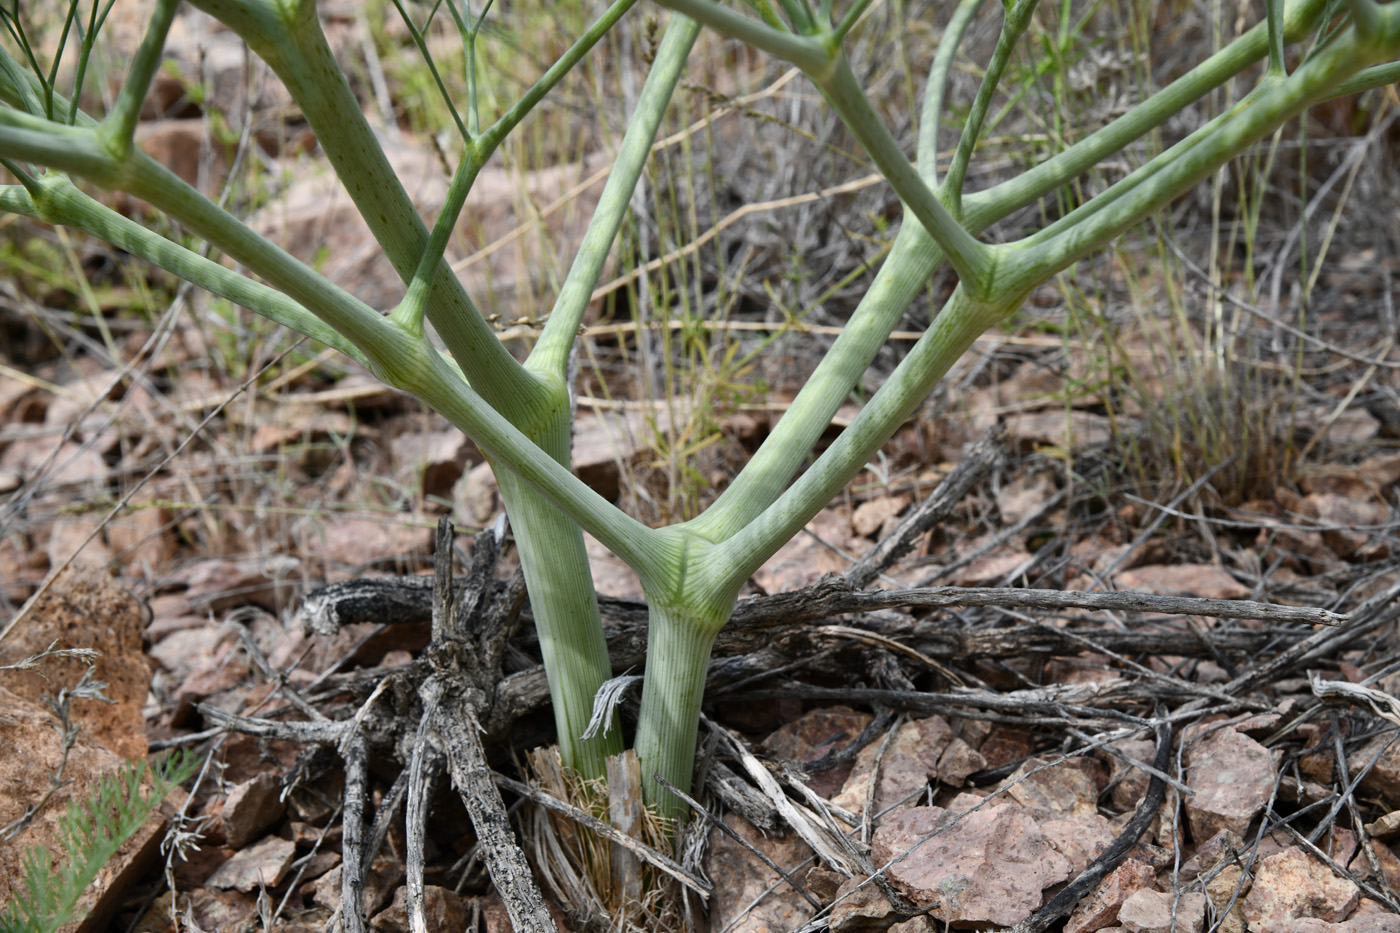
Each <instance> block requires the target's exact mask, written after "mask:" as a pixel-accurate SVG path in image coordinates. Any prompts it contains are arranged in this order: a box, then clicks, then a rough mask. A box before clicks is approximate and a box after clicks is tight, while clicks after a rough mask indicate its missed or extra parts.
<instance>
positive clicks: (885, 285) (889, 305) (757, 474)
mask: <svg viewBox="0 0 1400 933" xmlns="http://www.w3.org/2000/svg"><path fill="white" fill-rule="evenodd" d="M979 2H981V0H964V4H963V5H962V6H961V7H960V8H959V12H958V13H955V18H956V17H957V15H959V13H964V12H965V13H966V14H967V15H969V16H970V11H972V10H974V9H975V5H976V4H977V3H979ZM1322 5H1323V4H1322V0H1311V2H1310V3H1308V4H1294V5H1292V6H1291V7H1290V8H1289V14H1290V15H1289V16H1288V18H1287V19H1286V21H1285V22H1286V24H1287V26H1288V27H1289V30H1290V35H1291V37H1292V39H1293V40H1294V41H1296V39H1297V37H1298V36H1299V35H1301V34H1302V32H1303V31H1304V28H1305V26H1306V25H1307V24H1308V23H1310V22H1312V21H1313V20H1314V19H1315V18H1316V17H1317V15H1318V14H1319V13H1320V12H1321V10H1322ZM951 28H952V27H951V26H950V29H951ZM945 41H947V40H946V37H945ZM1266 41H1267V40H1266V35H1265V31H1264V28H1263V26H1262V25H1261V26H1259V27H1256V28H1254V29H1252V30H1251V31H1250V32H1249V33H1247V34H1246V35H1245V36H1242V37H1241V38H1240V39H1238V40H1236V41H1235V42H1234V43H1232V44H1231V45H1230V46H1228V47H1227V48H1225V49H1223V50H1222V51H1221V52H1219V53H1217V54H1216V55H1213V56H1211V57H1210V58H1209V59H1207V60H1206V61H1204V62H1202V63H1201V64H1200V65H1198V66H1197V67H1195V68H1193V69H1191V70H1190V71H1188V72H1187V73H1186V74H1185V75H1183V76H1181V77H1180V78H1178V79H1177V80H1176V81H1174V82H1172V84H1170V85H1169V86H1168V87H1166V88H1164V89H1163V90H1161V91H1159V92H1158V93H1157V94H1155V95H1153V96H1152V97H1150V98H1149V99H1148V100H1146V101H1144V102H1143V103H1142V104H1140V105H1139V106H1138V107H1137V108H1135V109H1134V110H1132V111H1131V112H1130V113H1128V114H1125V115H1124V116H1122V117H1119V118H1118V119H1117V120H1115V121H1113V122H1112V123H1110V124H1109V125H1108V126H1105V127H1103V128H1102V129H1100V130H1098V131H1096V132H1094V133H1092V134H1091V135H1089V136H1087V137H1085V138H1084V139H1083V140H1081V141H1080V142H1079V143H1077V144H1076V145H1075V146H1073V147H1071V148H1070V149H1067V150H1065V151H1064V152H1062V153H1059V154H1058V155H1056V156H1054V157H1053V158H1051V159H1049V160H1047V161H1046V162H1044V163H1042V164H1040V165H1038V166H1036V167H1035V168H1032V169H1031V170H1029V171H1028V172H1027V173H1026V174H1024V175H1021V176H1019V177H1018V178H1016V179H1012V180H1010V181H1007V182H1003V183H1002V184H1000V185H998V186H996V187H994V188H991V189H988V190H986V191H981V192H977V193H975V194H972V195H970V196H969V197H968V198H967V200H966V202H965V208H966V217H965V218H964V222H965V223H966V224H967V226H968V229H969V230H971V231H973V232H980V231H981V230H984V229H986V228H987V227H989V226H990V225H991V224H993V223H995V222H996V221H998V220H1000V219H1002V218H1003V217H1005V216H1007V215H1008V214H1010V213H1011V212H1013V211H1015V210H1019V209H1020V208H1022V207H1024V206H1026V205H1027V204H1031V203H1033V202H1034V201H1035V200H1036V199H1037V198H1039V197H1041V196H1043V195H1045V194H1047V193H1048V192H1050V191H1052V190H1054V188H1056V187H1058V186H1059V185H1061V184H1064V183H1065V182H1066V181H1068V180H1070V179H1072V178H1074V177H1075V176H1076V175H1078V174H1080V173H1081V172H1082V171H1084V170H1086V169H1087V168H1089V167H1090V166H1092V165H1095V164H1097V162H1098V161H1099V160H1100V159H1102V158H1104V157H1105V156H1106V155H1108V154H1109V153H1112V152H1117V151H1119V150H1120V149H1121V148H1122V147H1124V146H1126V145H1127V144H1128V143H1130V142H1132V141H1133V140H1135V139H1137V138H1139V137H1140V136H1142V135H1143V134H1145V133H1147V132H1149V131H1150V130H1151V129H1152V128H1154V127H1156V126H1159V125H1161V124H1162V123H1163V122H1165V121H1166V120H1168V119H1170V118H1171V116H1172V115H1174V114H1176V113H1178V112H1179V111H1180V110H1181V109H1182V108H1183V107H1185V106H1187V105H1188V104H1189V103H1191V102H1193V101H1195V100H1198V99H1199V98H1200V97H1201V96H1202V95H1203V94H1205V93H1207V92H1209V91H1210V90H1212V89H1214V88H1216V87H1219V86H1220V85H1221V84H1223V83H1225V82H1226V81H1227V80H1229V79H1230V78H1231V77H1233V76H1235V75H1237V74H1238V73H1239V72H1240V71H1242V70H1243V69H1245V68H1246V67H1248V66H1249V65H1250V64H1252V63H1253V62H1255V61H1258V60H1259V58H1260V56H1262V55H1263V54H1264V52H1265V50H1266ZM940 67H946V66H941V65H940V62H939V59H938V58H935V61H934V66H933V69H932V72H931V75H930V81H929V86H930V87H934V88H938V87H941V83H938V82H936V81H935V78H936V77H937V75H938V74H939V69H940ZM1386 76H1387V75H1386V74H1381V73H1377V75H1376V78H1377V80H1378V81H1381V80H1382V79H1384V78H1385V77H1386ZM931 106H932V105H931V104H930V103H929V102H928V101H925V121H926V122H927V121H928V120H929V116H928V112H929V110H930V107H931ZM920 137H921V138H920V144H919V150H920V151H919V160H920V170H921V173H922V174H923V175H924V176H925V177H926V178H928V177H930V173H931V171H932V168H933V166H934V163H935V159H936V144H935V141H934V139H933V138H932V137H931V136H930V135H926V134H924V133H922V132H921V133H920ZM942 261H943V254H942V252H941V251H940V250H939V249H938V247H937V244H935V243H934V242H933V240H932V238H931V237H930V236H929V234H928V232H927V231H926V230H925V229H924V228H923V227H922V226H921V225H919V224H918V223H915V222H913V220H912V219H906V221H905V223H904V224H903V226H901V228H900V232H899V235H898V237H897V238H896V240H895V244H894V246H893V248H892V249H891V250H890V255H889V257H888V258H887V259H886V261H885V263H884V264H883V265H882V266H881V267H880V270H879V271H878V272H877V273H876V276H875V281H874V282H873V283H872V284H871V287H870V288H869V289H868V290H867V292H866V294H865V295H864V296H862V298H861V301H860V304H859V305H858V306H857V308H856V310H855V312H853V313H852V315H851V318H850V320H849V321H848V323H847V325H846V327H845V328H843V329H842V332H841V334H840V335H839V336H838V337H837V339H836V341H835V342H834V343H833V344H832V346H831V348H830V350H829V351H828V352H827V354H826V355H825V356H823V358H822V359H821V361H820V362H819V363H818V364H817V367H816V369H815V370H814V371H813V373H812V375H811V377H810V378H809V379H808V380H807V381H806V382H805V383H804V384H803V387H802V390H801V391H800V392H799V393H798V395H797V398H796V399H794V400H793V403H792V406H791V407H790V408H789V410H788V411H787V412H786V413H785V414H784V416H783V418H782V419H781V420H780V421H779V422H778V424H777V425H776V426H775V427H774V429H773V432H772V433H771V434H770V435H769V436H768V438H766V439H765V441H764V443H763V444H762V445H761V446H760V447H759V449H758V450H757V451H756V452H755V453H754V455H753V457H752V458H750V461H749V462H748V463H747V464H745V466H744V468H743V469H742V470H741V471H740V472H739V475H738V476H736V477H735V478H734V480H733V481H732V482H731V483H730V484H729V486H728V487H727V488H726V489H725V490H724V492H723V493H721V495H720V496H719V498H718V499H717V500H716V501H715V502H714V503H713V504H712V505H711V506H710V508H708V509H707V510H706V511H705V512H704V513H703V514H702V515H700V516H699V517H698V518H696V519H694V520H693V521H692V522H691V523H690V527H691V528H692V530H694V531H695V532H696V533H697V534H700V535H702V536H705V537H707V538H710V539H712V540H716V541H722V540H724V539H726V538H728V537H730V536H731V535H733V534H734V533H736V532H737V531H739V530H740V529H741V528H743V527H744V526H745V525H747V524H748V523H749V522H750V521H752V520H753V519H754V518H755V517H756V516H757V515H758V514H759V513H760V512H762V511H763V510H764V509H766V508H767V507H768V506H769V505H771V504H772V503H773V502H774V500H776V499H777V497H778V495H779V494H780V493H781V492H782V491H783V489H784V488H785V487H786V486H787V484H788V483H789V482H790V481H791V479H792V477H793V476H794V475H796V473H797V470H798V469H799V468H800V467H801V465H802V464H803V463H804V462H805V461H806V460H807V458H808V456H809V451H811V449H812V445H813V444H815V443H816V441H817V438H818V437H819V436H820V435H821V432H822V431H824V430H825V429H826V426H827V425H828V424H830V423H831V418H832V416H833V415H834V414H835V413H836V411H837V410H838V409H839V408H840V406H841V404H842V403H843V402H844V401H845V399H846V396H847V394H848V393H849V391H850V387H851V386H852V385H854V384H855V383H856V381H857V380H858V379H859V378H860V375H861V373H863V372H864V371H865V369H866V368H867V367H868V366H869V365H870V363H871V361H872V360H873V359H874V358H875V354H876V353H877V352H878V351H879V349H880V347H882V346H884V342H885V341H886V340H887V339H888V337H889V333H890V331H892V330H893V329H894V328H895V326H897V324H898V322H899V319H900V317H901V315H902V314H903V312H904V309H905V308H906V307H907V306H908V303H909V302H910V301H912V300H913V298H914V296H915V295H916V294H917V292H918V289H919V288H920V287H921V286H922V284H923V283H924V282H926V281H927V280H928V278H929V276H931V275H932V274H933V272H934V270H935V269H936V268H937V267H938V264H939V263H941V262H942ZM896 427H897V425H896ZM890 430H894V428H893V427H892V428H891V429H890Z"/></svg>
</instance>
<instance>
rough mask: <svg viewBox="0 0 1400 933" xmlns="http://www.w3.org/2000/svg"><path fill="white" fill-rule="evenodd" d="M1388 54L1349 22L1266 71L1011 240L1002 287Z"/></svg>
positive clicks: (1038, 274) (1113, 228)
mask: <svg viewBox="0 0 1400 933" xmlns="http://www.w3.org/2000/svg"><path fill="white" fill-rule="evenodd" d="M1388 53H1389V54H1393V50H1388V49H1386V48H1384V46H1382V45H1379V44H1378V43H1376V42H1374V41H1373V40H1370V39H1367V38H1364V37H1362V36H1360V35H1359V34H1358V32H1357V30H1356V29H1355V28H1353V29H1350V30H1348V31H1347V32H1345V33H1343V34H1342V35H1341V36H1339V37H1338V38H1337V39H1336V40H1334V41H1333V43H1332V44H1331V45H1330V46H1329V47H1328V48H1326V49H1324V50H1322V51H1321V52H1320V53H1319V54H1317V55H1315V56H1313V57H1312V58H1311V59H1309V60H1308V61H1307V62H1305V63H1304V64H1302V65H1300V66H1299V67H1298V68H1297V69H1296V70H1295V71H1294V72H1293V74H1291V75H1289V76H1288V77H1286V78H1282V79H1279V78H1266V79H1265V81H1264V82H1263V83H1262V84H1261V85H1260V87H1259V88H1257V89H1256V91H1255V92H1254V93H1252V94H1251V95H1249V96H1248V97H1247V98H1246V99H1245V100H1243V101H1241V102H1240V103H1239V104H1237V105H1236V106H1235V107H1234V108H1232V109H1231V110H1230V111H1228V112H1227V113H1225V114H1222V115H1221V116H1220V117H1217V118H1216V119H1215V120H1212V121H1211V122H1210V123H1208V124H1206V126H1204V127H1202V128H1201V129H1199V130H1197V131H1196V132H1195V133H1192V134H1191V135H1190V136H1188V137H1187V138H1186V139H1185V140H1183V141H1182V142H1181V143H1178V144H1177V145H1175V146H1173V147H1171V149H1169V150H1167V151H1166V152H1164V153H1162V154H1161V155H1160V156H1158V157H1157V158H1155V159H1153V160H1152V161H1150V162H1149V163H1148V164H1147V165H1144V166H1143V167H1142V168H1140V169H1138V170H1137V171H1135V172H1133V173H1132V174H1130V175H1129V176H1128V177H1127V178H1125V179H1123V180H1122V181H1120V182H1118V183H1117V184H1115V185H1114V186H1113V187H1111V188H1109V189H1108V190H1107V191H1105V192H1104V193H1103V194H1102V195H1100V196H1099V197H1098V198H1095V199H1094V200H1093V201H1090V202H1089V203H1088V204H1086V205H1084V206H1083V207H1081V208H1079V209H1077V210H1075V211H1072V212H1071V213H1070V214H1068V215H1067V216H1065V217H1064V218H1061V219H1060V220H1059V221H1057V222H1056V223H1054V224H1051V225H1050V226H1049V227H1047V228H1046V229H1045V230H1043V231H1041V232H1039V233H1037V234H1035V235H1033V236H1031V237H1028V238H1027V239H1026V240H1024V241H1022V242H1021V243H1019V244H1016V250H1015V251H1014V253H1013V255H1014V256H1015V261H1014V263H1013V264H1010V265H1011V268H1008V269H1007V270H1006V271H1007V275H1006V277H1005V279H1004V280H1003V281H1004V282H1005V283H1006V288H1007V289H1008V290H1016V289H1023V290H1024V289H1025V288H1027V287H1029V284H1030V283H1032V282H1034V281H1037V280H1039V281H1043V280H1044V279H1045V278H1048V277H1049V275H1053V274H1054V272H1053V271H1047V270H1058V269H1062V268H1065V267H1066V266H1068V265H1069V264H1070V263H1072V262H1075V261H1076V260H1078V259H1080V258H1082V257H1083V256H1085V255H1087V254H1088V253H1090V252H1092V251H1093V250H1095V249H1097V248H1099V247H1100V246H1102V245H1103V244H1105V243H1107V242H1108V241H1109V240H1111V239H1113V238H1114V237H1116V236H1118V235H1119V234H1121V233H1122V232H1123V231H1125V230H1127V229H1128V228H1129V227H1131V226H1133V225H1134V224H1136V223H1137V222H1138V221H1140V220H1141V219H1142V218H1144V217H1146V216H1147V215H1148V214H1150V213H1151V212H1152V211H1154V210H1157V209H1158V208H1160V207H1161V206H1162V205H1163V204H1166V203H1167V202H1169V201H1171V200H1172V199H1174V198H1176V197H1178V196H1179V195H1180V194H1182V193H1183V192H1185V191H1186V190H1188V189H1190V188H1191V187H1193V186H1194V185H1195V184H1197V183H1198V182H1199V181H1200V180H1201V179H1203V178H1205V177H1207V176H1208V175H1209V174H1210V173H1211V172H1213V171H1215V170H1216V169H1217V168H1219V166H1220V165H1221V164H1223V163H1224V162H1225V161H1226V160H1227V159H1228V158H1231V157H1233V156H1234V155H1235V154H1237V153H1240V152H1243V151H1244V150H1245V149H1246V148H1247V147H1248V146H1250V145H1252V144H1253V143H1255V142H1257V141H1258V140H1260V139H1262V138H1264V137H1265V136H1267V135H1268V134H1269V133H1272V132H1273V131H1274V130H1275V129H1276V128H1278V127H1279V126H1280V125H1281V124H1283V123H1284V122H1285V121H1287V120H1289V119H1292V118H1293V117H1295V116H1297V115H1298V114H1299V113H1301V112H1303V111H1304V110H1306V109H1307V108H1308V107H1310V106H1312V105H1314V104H1317V103H1320V102H1321V101H1323V100H1326V99H1329V98H1330V97H1332V96H1334V95H1335V92H1336V87H1337V85H1339V84H1341V83H1342V82H1343V81H1345V80H1346V79H1347V78H1349V77H1351V76H1352V75H1353V74H1355V73H1356V72H1358V71H1360V70H1361V69H1363V68H1366V67H1368V66H1370V65H1372V64H1375V63H1376V61H1377V59H1379V58H1382V57H1384V56H1386V55H1387V54H1388ZM1100 199H1103V200H1102V201H1100ZM1100 204H1101V205H1102V206H1100ZM1095 208H1097V209H1095Z"/></svg>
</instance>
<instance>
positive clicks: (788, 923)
mask: <svg viewBox="0 0 1400 933" xmlns="http://www.w3.org/2000/svg"><path fill="white" fill-rule="evenodd" d="M724 821H725V823H726V824H727V825H728V826H729V827H730V828H731V829H733V830H734V831H735V832H736V833H738V834H739V835H740V836H741V837H742V838H743V839H745V840H747V841H748V842H749V843H750V844H751V845H753V846H754V847H755V848H757V849H758V850H759V851H761V852H763V853H764V854H765V855H767V856H768V857H769V858H771V859H772V860H773V862H774V863H775V864H777V865H780V866H781V867H782V868H783V870H784V871H787V872H795V871H797V870H798V869H799V866H801V865H802V863H803V862H805V861H807V859H809V858H810V857H811V855H812V850H811V849H809V848H808V847H807V845H806V843H804V842H802V840H800V839H798V838H796V837H795V836H792V835H790V834H787V833H782V834H776V835H773V836H769V837H765V836H764V835H763V834H762V833H760V832H759V831H758V830H757V829H755V828H754V827H753V826H752V825H751V824H750V823H749V822H748V821H746V820H744V819H742V818H741V817H739V816H737V815H735V814H730V815H728V816H726V817H725V818H724ZM705 871H706V874H707V875H708V876H709V878H710V880H712V881H713V882H714V885H715V893H714V894H713V895H712V896H711V898H710V924H711V926H712V927H713V928H714V929H716V930H721V929H730V930H731V933H770V931H771V933H779V931H785V930H795V929H797V928H798V927H800V926H802V924H804V923H806V922H807V921H808V920H809V919H811V917H812V915H813V914H814V913H815V911H814V910H813V909H812V906H811V905H810V904H808V903H807V901H806V900H805V899H804V898H803V897H802V896H801V895H800V894H798V893H797V892H796V891H795V890H793V889H792V888H791V887H790V886H789V885H787V884H786V883H784V882H783V881H782V879H781V878H780V877H779V876H778V875H777V874H775V873H774V872H773V870H772V869H770V868H769V867H768V866H766V865H764V864H763V863H762V862H760V861H759V860H758V859H757V858H756V857H755V856H754V854H753V853H752V852H750V851H749V850H748V849H747V848H745V847H744V846H743V845H741V844H740V843H738V842H736V841H735V840H734V839H732V838H730V837H729V836H728V835H725V834H724V833H721V832H720V831H719V830H717V829H711V830H710V841H709V852H708V854H707V856H706V863H705ZM775 884H776V885H777V887H776V888H775V889H774V890H773V892H772V893H771V894H767V895H766V896H764V895H765V892H767V891H768V889H769V888H772V887H773V886H774V885H775ZM760 898H761V900H760ZM756 900H757V901H758V905H757V906H756V907H754V908H753V909H752V910H749V907H750V906H752V905H753V904H754V902H755V901H756ZM746 911H747V913H746ZM731 923H734V924H737V925H735V926H733V927H730V924H731Z"/></svg>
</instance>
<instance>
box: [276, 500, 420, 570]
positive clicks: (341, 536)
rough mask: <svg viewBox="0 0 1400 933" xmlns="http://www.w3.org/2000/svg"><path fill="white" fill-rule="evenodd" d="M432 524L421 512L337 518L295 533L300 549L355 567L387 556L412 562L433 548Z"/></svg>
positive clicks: (331, 561) (336, 562) (327, 559)
mask: <svg viewBox="0 0 1400 933" xmlns="http://www.w3.org/2000/svg"><path fill="white" fill-rule="evenodd" d="M435 524H436V523H435V521H434V520H433V519H432V518H431V517H430V516H428V515H425V514H423V513H421V512H419V513H403V514H400V515H392V516H384V517H382V518H378V519H375V518H337V519H332V520H328V521H327V522H325V523H324V524H318V525H317V526H315V527H306V528H303V529H299V534H298V537H299V539H300V542H299V543H300V547H301V549H302V551H303V553H308V554H315V555H316V556H318V557H320V558H322V559H323V560H325V561H327V562H330V563H333V564H338V565H342V566H345V567H352V568H358V567H364V566H366V565H368V564H372V563H374V562H376V561H382V560H385V559H391V558H397V559H402V558H408V559H409V560H410V561H411V562H416V561H417V560H418V559H421V558H425V557H427V556H428V555H430V554H432V550H433V527H434V525H435Z"/></svg>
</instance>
